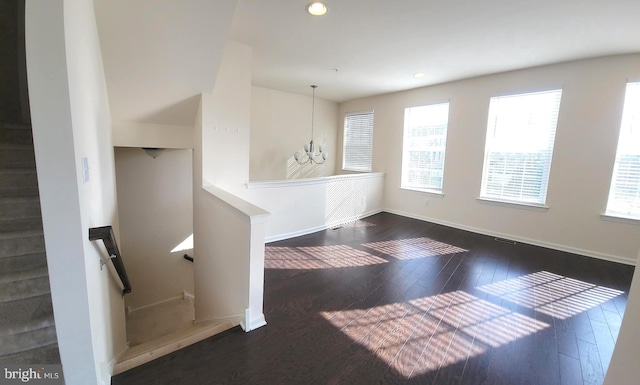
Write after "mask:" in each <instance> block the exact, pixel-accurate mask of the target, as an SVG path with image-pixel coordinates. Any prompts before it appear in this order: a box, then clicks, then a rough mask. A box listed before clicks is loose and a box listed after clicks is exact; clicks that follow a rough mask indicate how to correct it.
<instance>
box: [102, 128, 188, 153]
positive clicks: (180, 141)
mask: <svg viewBox="0 0 640 385" xmlns="http://www.w3.org/2000/svg"><path fill="white" fill-rule="evenodd" d="M112 129H113V145H114V146H116V147H155V148H193V127H185V126H170V125H165V124H152V123H143V122H113V124H112Z"/></svg>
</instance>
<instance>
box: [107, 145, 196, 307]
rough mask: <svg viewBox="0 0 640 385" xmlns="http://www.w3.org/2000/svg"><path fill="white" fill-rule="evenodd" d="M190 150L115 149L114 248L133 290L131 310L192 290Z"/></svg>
mask: <svg viewBox="0 0 640 385" xmlns="http://www.w3.org/2000/svg"><path fill="white" fill-rule="evenodd" d="M191 153H192V151H191V150H176V149H165V150H163V151H162V152H161V153H160V155H159V156H158V157H156V158H152V157H151V156H149V155H147V153H146V152H145V151H144V150H142V149H141V148H115V164H116V181H117V187H118V210H119V217H120V234H121V236H120V251H121V252H122V255H123V259H124V260H125V263H126V266H127V273H128V274H129V279H130V280H131V285H132V287H133V288H134V289H135V290H132V292H131V294H128V295H127V296H126V297H125V303H126V305H127V306H128V307H131V308H132V309H136V308H140V307H143V306H149V305H152V304H155V303H159V302H162V301H166V300H169V299H172V298H176V297H179V296H181V295H182V294H183V292H184V291H186V292H188V293H191V294H193V264H192V263H191V262H189V261H187V260H185V259H184V258H183V255H184V254H189V255H192V251H193V247H192V246H191V247H188V248H187V249H185V250H176V251H173V250H174V249H176V248H177V247H178V246H179V245H181V244H182V243H183V242H184V241H185V240H188V239H193V238H192V236H193V195H192V191H193V182H192V167H191V158H192V155H191Z"/></svg>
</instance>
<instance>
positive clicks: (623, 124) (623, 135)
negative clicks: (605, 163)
mask: <svg viewBox="0 0 640 385" xmlns="http://www.w3.org/2000/svg"><path fill="white" fill-rule="evenodd" d="M631 87H632V88H633V92H634V95H633V96H635V97H636V98H638V97H639V96H640V81H628V82H627V83H626V86H625V98H624V104H623V111H622V116H621V117H620V127H619V131H618V141H617V144H616V156H615V160H614V163H613V168H612V174H611V182H610V184H609V194H608V196H607V204H606V207H605V213H604V214H603V219H605V220H611V219H610V218H620V219H621V221H624V223H629V222H630V221H640V212H639V211H638V209H637V208H635V209H632V208H630V209H629V210H628V212H622V211H614V208H615V207H616V206H617V207H618V208H620V207H623V206H624V205H623V202H624V201H625V200H624V199H621V200H618V201H617V200H615V198H614V197H615V196H616V195H615V192H616V191H618V192H620V190H623V189H624V187H619V189H616V188H615V187H616V182H618V175H617V172H618V170H619V167H620V162H619V160H620V159H621V156H620V155H622V156H625V155H627V156H636V157H637V156H638V152H639V149H638V147H635V146H633V147H632V149H631V151H630V152H625V151H621V147H622V149H624V148H625V147H627V146H625V145H623V146H621V143H626V144H628V143H636V141H637V139H638V138H640V135H639V134H638V130H640V108H638V107H636V105H635V104H633V103H637V102H638V100H636V99H628V97H629V96H630V95H629V94H628V93H629V90H630V88H631ZM627 108H630V109H631V111H627ZM627 114H630V115H627ZM634 118H635V119H634ZM626 129H630V131H626ZM630 139H635V140H630ZM627 150H629V148H627ZM621 152H622V153H621ZM633 169H634V168H632V170H633ZM622 175H623V176H624V175H632V176H634V177H635V178H637V177H638V173H637V172H635V173H633V174H624V173H623V174H622ZM623 179H624V178H623ZM639 184H640V183H639ZM631 186H633V184H632V185H631ZM639 189H640V186H638V185H636V194H637V191H638V190H639ZM636 199H638V198H637V196H636ZM612 206H613V207H612ZM631 211H633V212H631Z"/></svg>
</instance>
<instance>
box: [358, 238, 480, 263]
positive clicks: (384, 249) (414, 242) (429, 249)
mask: <svg viewBox="0 0 640 385" xmlns="http://www.w3.org/2000/svg"><path fill="white" fill-rule="evenodd" d="M363 246H365V247H368V248H370V249H373V250H376V251H378V252H381V253H385V254H387V255H389V256H391V257H394V258H397V259H415V258H424V257H434V256H438V255H448V254H456V253H463V252H466V251H468V250H466V249H462V248H460V247H457V246H453V245H449V244H447V243H443V242H438V241H435V240H433V239H430V238H426V237H420V238H410V239H397V240H391V241H382V242H372V243H365V244H363Z"/></svg>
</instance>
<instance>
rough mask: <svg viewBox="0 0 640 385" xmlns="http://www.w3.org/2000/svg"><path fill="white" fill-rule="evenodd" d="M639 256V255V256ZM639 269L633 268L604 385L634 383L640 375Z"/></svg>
mask: <svg viewBox="0 0 640 385" xmlns="http://www.w3.org/2000/svg"><path fill="white" fill-rule="evenodd" d="M639 258H640V256H639ZM636 266H637V265H636ZM638 322H640V269H635V271H634V273H633V281H632V282H631V289H630V290H629V297H628V299H627V307H626V309H625V312H624V318H623V319H622V325H621V326H620V333H619V334H618V339H617V340H616V346H615V348H614V350H613V355H612V356H611V363H610V364H609V370H607V376H606V377H605V380H604V384H605V385H635V384H637V383H638V376H639V375H640V344H639V343H638V341H640V329H639V328H638Z"/></svg>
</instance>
